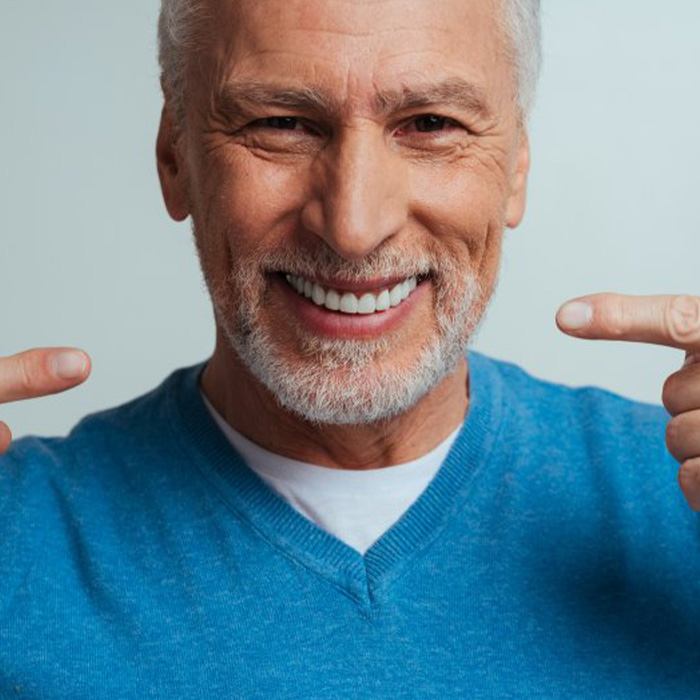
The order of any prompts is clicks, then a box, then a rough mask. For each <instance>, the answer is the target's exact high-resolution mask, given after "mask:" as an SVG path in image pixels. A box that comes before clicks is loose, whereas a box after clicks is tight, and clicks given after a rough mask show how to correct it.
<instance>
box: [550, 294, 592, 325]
mask: <svg viewBox="0 0 700 700" xmlns="http://www.w3.org/2000/svg"><path fill="white" fill-rule="evenodd" d="M557 317H558V319H559V324H560V325H561V326H563V327H564V328H569V329H570V330H572V331H575V330H579V329H580V328H584V327H585V326H587V325H588V324H589V323H590V322H591V319H592V318H593V308H592V307H591V305H590V304H586V302H584V301H572V302H569V303H568V304H564V306H562V307H561V309H559V313H558V314H557Z"/></svg>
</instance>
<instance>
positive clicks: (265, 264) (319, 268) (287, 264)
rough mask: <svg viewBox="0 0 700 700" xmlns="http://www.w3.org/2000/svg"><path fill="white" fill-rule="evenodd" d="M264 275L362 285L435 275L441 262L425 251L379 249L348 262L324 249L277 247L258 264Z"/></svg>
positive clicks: (333, 252) (327, 248) (329, 249)
mask: <svg viewBox="0 0 700 700" xmlns="http://www.w3.org/2000/svg"><path fill="white" fill-rule="evenodd" d="M258 264H259V269H262V270H263V271H264V272H265V273H268V274H271V273H279V272H283V273H289V274H292V275H300V276H302V277H307V278H312V277H322V278H327V279H337V280H342V281H345V282H362V281H364V280H370V279H376V278H378V277H392V276H399V277H413V276H416V277H418V276H427V275H431V274H433V273H436V272H437V271H438V270H439V268H440V267H442V265H441V261H440V260H439V259H436V256H435V255H434V254H433V253H432V252H431V251H427V250H425V249H423V250H421V249H413V250H406V249H401V248H389V247H382V248H378V249H376V250H374V251H372V252H371V253H370V254H369V255H367V256H366V257H364V258H362V259H361V260H348V259H347V258H344V257H342V256H341V255H338V254H337V253H336V252H335V251H334V250H332V249H331V248H329V247H328V246H326V247H319V248H316V249H308V248H299V247H296V248H279V249H276V250H273V251H269V252H267V253H266V254H265V255H264V256H263V257H262V258H261V259H260V260H259V262H258Z"/></svg>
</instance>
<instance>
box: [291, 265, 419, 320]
mask: <svg viewBox="0 0 700 700" xmlns="http://www.w3.org/2000/svg"><path fill="white" fill-rule="evenodd" d="M279 274H280V275H281V277H282V278H283V279H284V280H285V282H286V283H287V284H288V285H289V286H290V287H291V288H292V289H293V290H294V291H295V292H296V293H297V294H298V295H299V296H301V297H304V298H306V299H309V300H310V301H311V302H312V303H314V304H315V305H316V306H320V307H323V308H325V309H326V310H327V311H332V312H336V313H340V314H348V315H351V316H352V315H355V314H360V315H369V314H376V313H382V312H385V311H388V310H389V309H394V308H396V307H397V306H400V305H401V304H403V302H404V301H405V300H406V299H408V298H409V297H410V296H411V295H412V294H413V292H414V291H415V290H416V288H417V287H418V286H419V285H420V284H422V283H423V282H425V281H426V280H427V279H428V275H425V274H424V275H413V276H411V277H404V278H384V279H379V280H368V281H366V282H347V281H344V282H335V283H334V282H326V281H319V280H313V279H308V278H306V277H303V276H302V275H293V274H291V273H285V272H281V273H279Z"/></svg>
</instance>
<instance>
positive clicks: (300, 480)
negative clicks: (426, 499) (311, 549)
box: [202, 393, 461, 554]
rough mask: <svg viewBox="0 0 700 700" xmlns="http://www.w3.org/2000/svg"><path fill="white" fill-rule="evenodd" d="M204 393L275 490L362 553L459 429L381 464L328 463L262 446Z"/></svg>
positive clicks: (426, 478)
mask: <svg viewBox="0 0 700 700" xmlns="http://www.w3.org/2000/svg"><path fill="white" fill-rule="evenodd" d="M202 398H203V399H204V403H205V404H206V406H207V408H208V409H209V411H210V412H211V414H212V416H213V418H214V420H215V421H216V423H217V424H218V425H219V427H220V428H221V430H222V431H223V432H224V435H226V437H227V438H228V439H229V441H230V442H231V444H232V445H233V447H234V448H235V449H236V451H237V452H238V453H239V454H240V455H241V457H243V459H244V461H245V462H246V464H247V465H248V466H249V467H250V468H251V469H252V470H253V471H254V472H255V473H256V474H257V475H258V476H259V477H260V478H261V479H262V480H263V481H264V482H265V483H266V484H267V485H268V486H269V487H270V488H271V489H272V490H273V491H275V492H276V493H277V494H278V495H279V496H281V497H282V498H284V500H285V501H287V502H288V503H289V504H290V505H291V506H293V507H294V508H295V509H296V510H297V511H299V513H301V514H302V515H303V516H305V517H307V518H308V519H309V520H311V521H312V522H314V523H316V525H318V526H319V527H321V528H323V529H324V530H326V532H330V533H331V534H332V535H335V536H336V537H337V538H338V539H340V540H342V541H343V542H345V543H346V544H347V545H349V546H350V547H352V548H353V549H356V550H357V551H358V552H360V554H364V553H365V552H366V551H367V550H368V549H369V548H370V547H371V546H372V544H373V543H374V542H375V541H376V540H378V539H379V538H380V537H381V536H382V535H383V534H384V533H385V532H386V531H387V530H388V529H389V528H390V527H391V526H392V525H393V524H394V523H395V522H396V521H397V520H398V519H399V518H400V517H401V516H402V515H403V513H404V512H405V511H406V510H408V508H409V507H410V506H411V504H413V502H414V501H415V500H416V499H417V498H418V496H420V494H421V493H423V491H424V490H425V488H426V487H427V486H428V484H429V483H430V481H431V480H432V478H433V477H434V476H435V474H436V473H437V471H438V470H439V469H440V465H441V464H442V462H443V461H444V459H445V457H446V456H447V453H448V452H449V451H450V448H451V447H452V443H453V442H454V440H455V438H456V437H457V433H459V428H457V430H455V431H454V432H453V433H452V434H451V435H450V436H449V437H447V439H445V440H444V441H443V442H441V443H440V444H439V445H438V446H437V447H436V448H435V449H433V450H431V451H430V452H428V454H426V455H423V457H421V458H420V459H416V460H414V461H412V462H405V463H403V464H398V465H394V466H389V467H383V468H380V469H365V470H353V469H331V468H328V467H324V466H319V465H316V464H308V463H306V462H299V461H297V460H295V459H289V458H288V457H283V456H282V455H278V454H275V453H274V452H269V451H268V450H265V449H263V448H262V447H260V445H257V444H256V443H254V442H251V441H250V440H248V439H247V438H246V437H244V436H243V435H241V434H240V433H239V432H238V431H236V430H234V429H233V428H232V427H231V426H230V425H229V424H228V423H227V422H226V421H225V420H224V418H223V417H222V416H221V415H220V414H219V413H218V412H217V411H216V409H215V408H214V407H213V406H212V405H211V404H210V403H209V401H208V400H207V398H206V396H204V394H203V393H202ZM460 427H461V426H460Z"/></svg>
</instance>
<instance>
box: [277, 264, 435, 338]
mask: <svg viewBox="0 0 700 700" xmlns="http://www.w3.org/2000/svg"><path fill="white" fill-rule="evenodd" d="M272 285H273V287H275V288H278V289H279V290H280V291H281V292H282V296H283V298H284V301H285V304H286V306H287V307H288V308H289V310H290V311H291V313H292V314H293V316H294V317H295V318H296V319H298V320H299V322H300V323H301V325H302V326H303V327H304V328H305V329H307V330H309V331H311V332H312V333H315V334H317V335H325V336H328V337H332V338H350V339H362V338H376V337H377V336H380V335H383V334H384V333H389V332H391V331H392V330H394V329H396V328H397V327H398V326H400V325H401V324H402V323H403V322H404V321H405V320H406V318H407V317H408V316H409V314H410V313H411V312H412V311H413V309H414V308H415V307H416V305H417V304H419V303H420V302H421V300H422V299H423V298H424V297H425V296H426V295H427V294H429V292H430V280H425V281H423V282H421V283H420V284H419V285H418V286H417V287H416V288H415V289H414V290H413V291H412V292H411V294H410V295H409V296H408V297H407V298H406V299H404V300H403V301H402V302H401V303H400V304H399V305H398V306H394V307H392V308H389V309H387V310H386V311H377V312H375V313H372V314H344V313H342V312H340V311H329V310H328V309H327V308H326V307H325V306H317V305H316V304H314V303H313V301H311V299H307V298H306V297H304V296H302V295H301V294H299V293H298V292H297V291H296V290H294V289H292V288H291V287H290V286H289V284H288V283H287V282H286V281H285V280H284V279H283V278H282V277H280V276H279V275H275V276H274V277H273V281H272Z"/></svg>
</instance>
